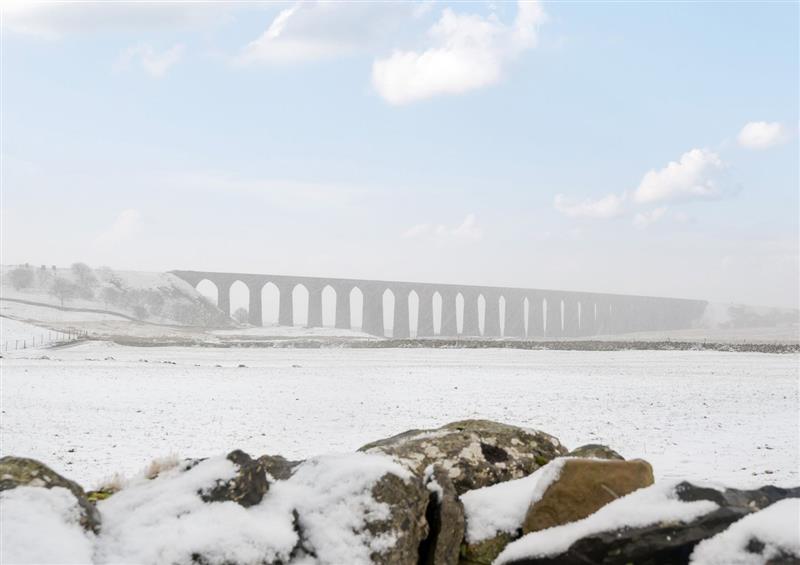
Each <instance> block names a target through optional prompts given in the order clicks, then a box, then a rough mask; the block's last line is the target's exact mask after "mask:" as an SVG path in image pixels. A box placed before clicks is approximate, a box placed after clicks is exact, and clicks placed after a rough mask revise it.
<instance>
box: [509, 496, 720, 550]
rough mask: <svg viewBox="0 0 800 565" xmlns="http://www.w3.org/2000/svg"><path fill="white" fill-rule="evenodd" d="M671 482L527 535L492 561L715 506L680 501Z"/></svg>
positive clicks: (696, 514) (674, 519)
mask: <svg viewBox="0 0 800 565" xmlns="http://www.w3.org/2000/svg"><path fill="white" fill-rule="evenodd" d="M675 484H676V483H674V482H670V481H665V482H661V483H656V484H654V485H652V486H650V487H647V488H644V489H639V490H637V491H635V492H632V493H631V494H629V495H627V496H623V497H621V498H619V499H617V500H615V501H614V502H611V503H610V504H607V505H606V506H604V507H602V508H601V509H600V510H598V511H597V512H595V513H594V514H592V515H591V516H588V517H586V518H584V519H583V520H578V521H577V522H570V523H569V524H564V525H563V526H556V527H554V528H548V529H546V530H541V531H538V532H532V533H530V534H527V535H525V536H523V537H521V538H520V539H518V540H516V541H514V542H511V543H510V544H508V545H507V546H506V548H505V549H504V550H503V552H502V553H501V554H500V555H498V557H497V559H496V560H495V562H494V563H495V565H502V564H503V563H508V562H510V561H515V560H519V559H523V558H525V557H547V556H553V555H557V554H559V553H563V552H565V551H566V550H567V549H569V547H570V546H571V545H572V544H573V543H575V542H576V541H578V540H579V539H581V538H584V537H587V536H591V535H595V534H599V533H602V532H609V531H614V530H618V529H621V528H624V527H632V528H636V527H645V526H650V525H652V524H656V523H659V522H689V521H691V520H694V519H695V518H698V517H700V516H702V515H704V514H708V513H709V512H712V511H714V510H716V509H717V504H716V503H714V502H710V501H708V500H698V501H693V502H683V501H681V500H680V499H678V497H677V496H676V494H675Z"/></svg>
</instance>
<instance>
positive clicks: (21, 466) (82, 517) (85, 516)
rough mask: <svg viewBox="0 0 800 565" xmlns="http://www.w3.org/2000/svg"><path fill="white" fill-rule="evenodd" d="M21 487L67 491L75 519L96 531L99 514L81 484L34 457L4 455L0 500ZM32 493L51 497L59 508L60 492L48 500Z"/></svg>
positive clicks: (61, 496)
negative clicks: (0, 497)
mask: <svg viewBox="0 0 800 565" xmlns="http://www.w3.org/2000/svg"><path fill="white" fill-rule="evenodd" d="M21 487H34V488H42V489H52V488H59V489H63V490H66V491H67V492H69V494H70V496H71V497H72V499H73V503H74V505H75V506H76V507H77V511H78V522H79V523H80V525H81V526H83V528H84V529H86V530H90V531H95V532H96V531H97V530H98V528H99V526H100V514H99V513H98V512H97V510H96V509H95V507H94V505H93V504H92V503H91V502H89V499H88V498H87V497H86V493H85V492H84V490H83V488H81V486H80V485H79V484H78V483H76V482H74V481H71V480H69V479H67V478H65V477H62V476H61V475H59V474H58V473H56V472H55V471H53V470H52V469H50V468H49V467H48V466H47V465H44V464H42V463H40V462H39V461H36V460H35V459H28V458H25V457H12V456H6V457H3V458H2V459H0V493H2V494H1V495H0V496H2V497H3V500H6V497H9V496H10V497H12V498H14V499H15V500H18V499H17V498H16V497H17V496H18V493H15V492H14V491H15V490H16V489H18V488H21ZM31 496H36V497H37V500H39V501H44V500H51V502H53V503H54V505H53V508H55V507H56V505H58V507H59V508H62V509H63V504H60V502H56V499H57V498H58V499H60V498H63V496H64V495H63V493H62V494H59V495H57V496H55V497H53V498H50V499H48V497H47V496H46V495H31Z"/></svg>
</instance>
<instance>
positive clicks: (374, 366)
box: [0, 342, 800, 486]
mask: <svg viewBox="0 0 800 565" xmlns="http://www.w3.org/2000/svg"><path fill="white" fill-rule="evenodd" d="M43 355H46V356H48V357H49V359H39V357H41V356H43ZM798 360H799V357H798V356H797V355H772V354H759V353H752V354H751V353H720V352H700V351H686V352H679V351H615V352H580V351H522V350H459V349H386V350H369V349H335V348H330V349H314V350H308V349H260V348H254V349H251V348H243V349H236V348H227V349H216V348H178V347H152V348H148V347H138V348H136V347H125V346H118V345H112V344H108V343H105V342H90V343H84V344H81V345H78V346H75V347H69V348H64V349H51V350H39V351H26V352H17V353H11V354H7V355H5V358H4V359H2V432H1V433H2V437H0V439H1V440H2V442H1V443H2V453H3V454H16V455H24V456H31V457H36V458H39V459H41V460H43V461H44V462H46V463H48V464H50V465H52V466H53V467H54V468H55V469H56V470H57V471H60V472H63V473H65V474H66V475H67V476H68V477H71V478H73V479H75V480H77V481H79V482H80V483H82V484H84V485H86V486H93V485H95V484H97V483H98V482H99V481H100V480H102V479H103V478H105V477H107V476H109V475H111V474H112V473H114V472H116V471H119V472H122V473H125V474H132V473H134V472H136V471H138V470H139V469H141V468H142V467H143V466H145V464H147V463H148V462H149V461H150V460H151V459H153V458H155V457H157V456H163V455H167V454H171V453H174V454H178V455H180V456H184V457H197V456H208V455H212V454H219V453H224V452H227V451H229V450H231V449H233V448H236V447H238V448H242V449H244V450H246V451H248V452H250V453H253V454H264V453H273V454H275V453H280V454H282V455H285V456H287V457H289V458H303V457H307V456H310V455H312V454H322V453H329V452H342V451H350V450H354V449H356V448H358V447H359V446H361V445H363V444H364V443H366V442H368V441H371V440H375V439H378V438H383V437H387V436H390V435H392V434H395V433H398V432H401V431H404V430H406V429H410V428H427V427H437V426H440V425H441V424H444V423H446V422H449V421H453V420H459V419H464V418H490V419H494V420H500V421H503V422H507V423H511V424H517V425H522V426H528V427H533V428H538V429H541V430H544V431H546V432H549V433H552V434H554V435H556V436H557V437H559V438H560V439H561V440H562V442H564V443H565V444H566V445H567V446H568V447H577V446H578V445H581V444H584V443H590V442H600V443H606V444H609V445H610V446H612V447H613V448H614V449H616V450H618V451H620V452H621V453H622V454H623V455H625V456H627V457H643V458H645V459H647V460H649V461H650V462H651V463H652V464H653V466H654V468H655V471H656V476H657V478H659V479H668V478H677V477H683V478H690V479H692V478H694V479H711V480H717V481H721V482H724V483H727V484H729V485H741V486H750V485H757V484H765V483H772V484H778V485H797V484H798V483H800V478H799V477H798V444H799V443H800V437H799V434H800V427H799V426H798V424H799V423H800V422H798V418H799V417H798V414H799V413H800V412H799V410H800V406H799V405H798ZM240 364H242V365H245V367H239V365H240Z"/></svg>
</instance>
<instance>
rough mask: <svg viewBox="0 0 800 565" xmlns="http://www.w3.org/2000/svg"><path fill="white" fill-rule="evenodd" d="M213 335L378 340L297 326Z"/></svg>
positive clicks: (356, 333)
mask: <svg viewBox="0 0 800 565" xmlns="http://www.w3.org/2000/svg"><path fill="white" fill-rule="evenodd" d="M209 333H210V334H211V335H215V336H220V337H227V338H236V337H246V338H254V337H257V338H270V337H308V338H313V337H351V338H360V339H369V340H376V339H379V338H377V337H375V336H374V335H370V334H366V333H363V332H360V331H357V330H347V329H341V328H328V327H324V328H303V327H296V326H263V327H260V328H255V327H253V328H239V329H233V330H214V331H211V332H209Z"/></svg>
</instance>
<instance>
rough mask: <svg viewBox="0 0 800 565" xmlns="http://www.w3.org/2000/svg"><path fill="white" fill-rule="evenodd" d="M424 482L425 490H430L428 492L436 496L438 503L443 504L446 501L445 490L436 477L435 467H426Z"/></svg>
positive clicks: (423, 476)
mask: <svg viewBox="0 0 800 565" xmlns="http://www.w3.org/2000/svg"><path fill="white" fill-rule="evenodd" d="M422 482H423V483H424V484H425V488H426V489H428V492H430V493H433V494H435V495H436V501H437V502H439V503H440V504H441V502H442V500H444V488H442V485H440V484H439V482H438V481H437V480H436V478H435V477H434V474H433V465H428V466H427V467H425V471H424V473H423V475H422Z"/></svg>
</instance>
